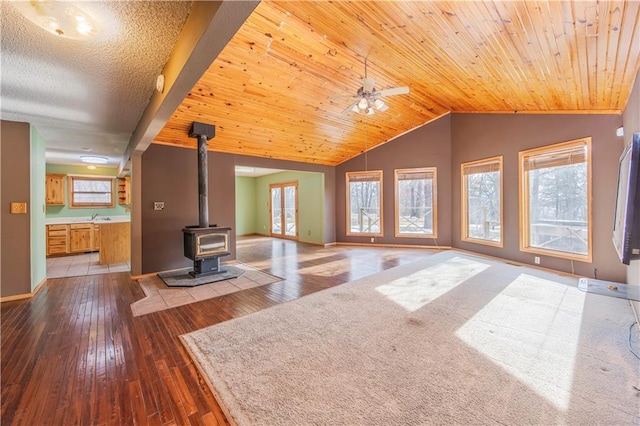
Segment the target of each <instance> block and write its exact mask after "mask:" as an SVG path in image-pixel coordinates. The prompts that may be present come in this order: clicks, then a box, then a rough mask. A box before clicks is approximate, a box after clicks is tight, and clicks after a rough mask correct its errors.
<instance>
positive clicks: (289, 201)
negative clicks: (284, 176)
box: [269, 181, 298, 240]
mask: <svg viewBox="0 0 640 426" xmlns="http://www.w3.org/2000/svg"><path fill="white" fill-rule="evenodd" d="M269 200H270V203H269V204H270V205H269V213H270V214H269V216H270V217H271V221H270V228H271V229H270V233H271V236H272V237H276V238H288V239H291V240H297V239H298V182H297V181H296V182H285V183H273V184H270V185H269Z"/></svg>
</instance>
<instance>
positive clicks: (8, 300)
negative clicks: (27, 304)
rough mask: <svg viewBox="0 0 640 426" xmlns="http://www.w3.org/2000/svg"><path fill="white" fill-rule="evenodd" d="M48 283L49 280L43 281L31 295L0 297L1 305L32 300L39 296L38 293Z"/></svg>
mask: <svg viewBox="0 0 640 426" xmlns="http://www.w3.org/2000/svg"><path fill="white" fill-rule="evenodd" d="M46 282H47V279H46V278H43V279H42V281H40V282H39V283H38V285H37V286H36V288H34V289H33V291H32V292H31V293H22V294H14V295H13V296H4V297H0V303H4V302H13V301H14V300H23V299H30V298H32V297H33V296H35V295H36V294H38V292H39V291H40V290H41V289H42V286H43V284H44V283H46Z"/></svg>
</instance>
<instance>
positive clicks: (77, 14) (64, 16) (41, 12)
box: [12, 0, 99, 40]
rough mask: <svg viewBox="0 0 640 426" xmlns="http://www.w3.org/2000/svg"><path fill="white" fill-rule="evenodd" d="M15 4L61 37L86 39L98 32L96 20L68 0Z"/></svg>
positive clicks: (44, 0)
mask: <svg viewBox="0 0 640 426" xmlns="http://www.w3.org/2000/svg"><path fill="white" fill-rule="evenodd" d="M12 3H13V5H14V6H15V7H16V8H17V9H18V10H19V11H20V13H22V14H23V15H24V16H25V17H26V18H27V19H29V20H30V21H31V22H33V23H34V24H36V25H37V26H39V27H41V28H43V29H45V30H47V31H49V32H50V33H51V34H55V35H57V36H60V37H64V38H70V39H74V40H85V39H88V38H91V37H94V36H95V35H96V34H98V31H99V28H98V24H97V23H96V21H95V20H94V19H93V18H92V17H91V16H89V14H87V13H86V12H85V11H84V10H82V9H80V8H78V7H77V6H74V5H73V4H70V3H69V2H66V1H56V0H39V1H16V2H12Z"/></svg>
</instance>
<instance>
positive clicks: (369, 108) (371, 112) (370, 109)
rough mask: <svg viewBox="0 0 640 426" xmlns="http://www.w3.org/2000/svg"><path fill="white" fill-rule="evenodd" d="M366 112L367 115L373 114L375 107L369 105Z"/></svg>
mask: <svg viewBox="0 0 640 426" xmlns="http://www.w3.org/2000/svg"><path fill="white" fill-rule="evenodd" d="M365 112H366V113H367V115H373V114H374V112H375V111H374V110H373V108H371V107H368V108H367V109H366V111H365Z"/></svg>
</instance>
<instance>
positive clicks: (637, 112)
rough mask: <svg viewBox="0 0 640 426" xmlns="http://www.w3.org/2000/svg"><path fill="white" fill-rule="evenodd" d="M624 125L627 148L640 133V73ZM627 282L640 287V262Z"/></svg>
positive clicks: (631, 267)
mask: <svg viewBox="0 0 640 426" xmlns="http://www.w3.org/2000/svg"><path fill="white" fill-rule="evenodd" d="M622 123H623V125H624V137H623V138H622V139H623V143H622V146H623V147H625V146H627V144H629V143H630V142H631V138H632V136H633V133H635V132H640V73H638V75H637V76H636V81H635V83H634V85H633V91H632V92H631V97H630V98H629V102H628V103H627V107H626V108H625V110H624V113H623V114H622ZM627 282H628V283H629V284H633V285H640V260H632V261H631V264H630V265H629V266H628V267H627ZM633 304H634V306H635V309H636V311H637V312H640V302H633Z"/></svg>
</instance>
